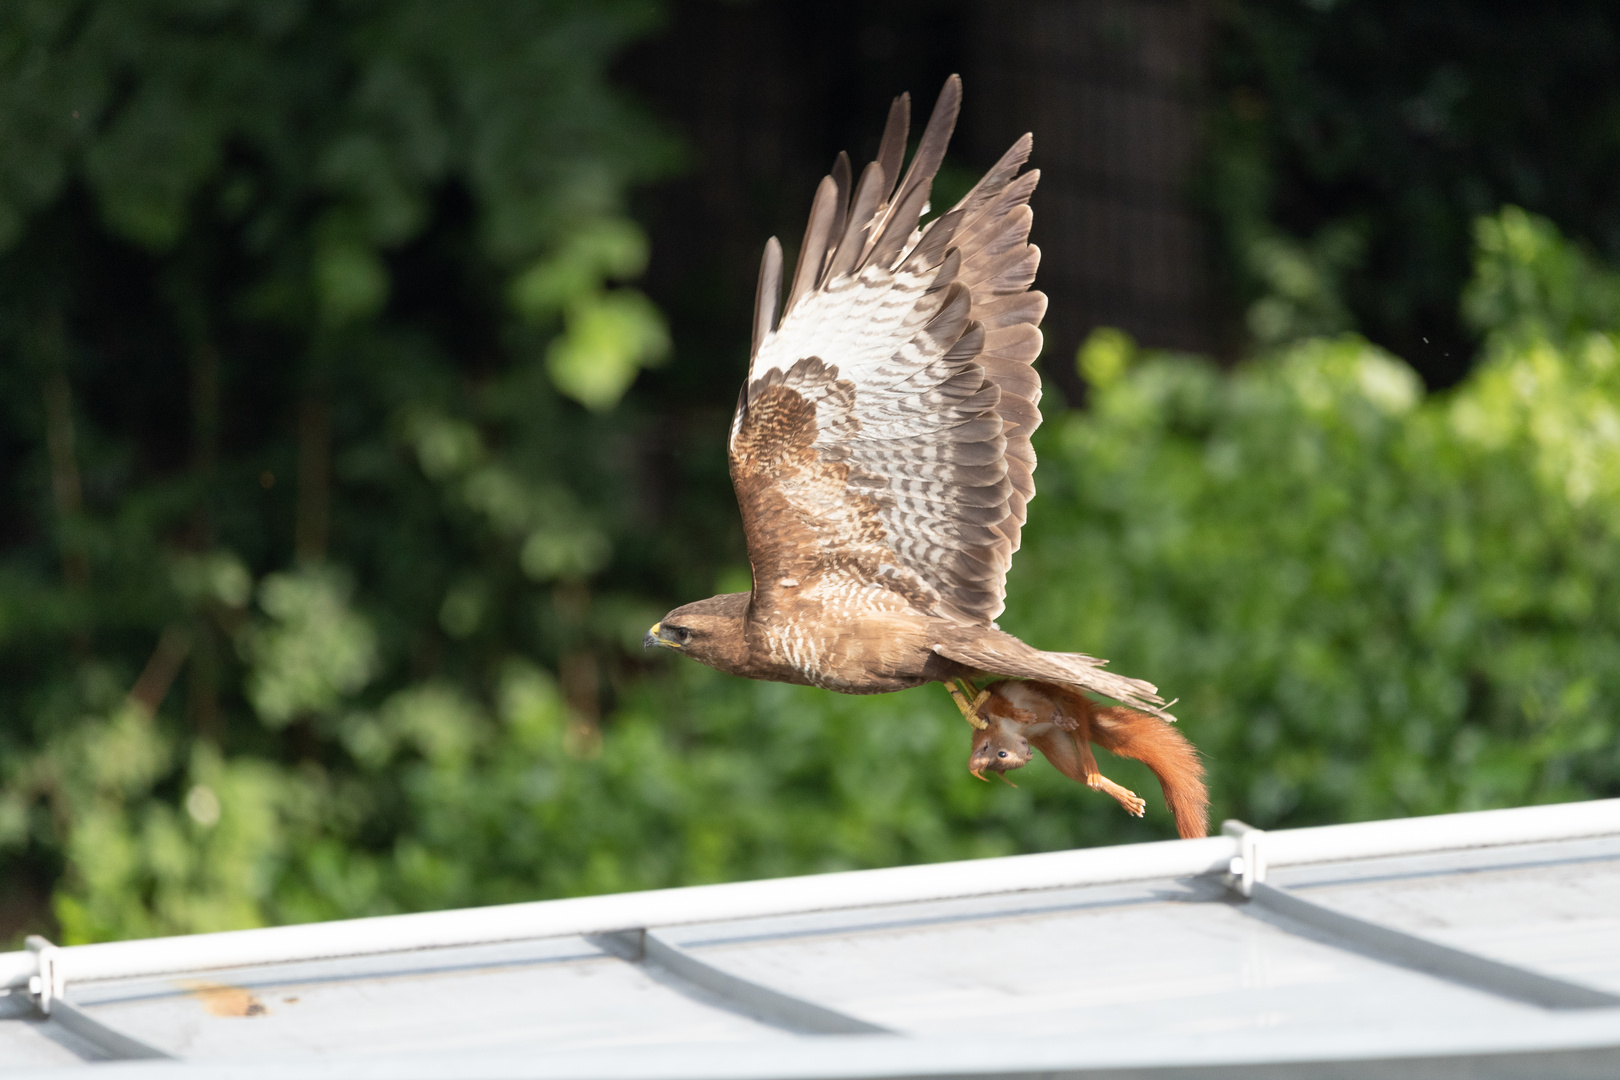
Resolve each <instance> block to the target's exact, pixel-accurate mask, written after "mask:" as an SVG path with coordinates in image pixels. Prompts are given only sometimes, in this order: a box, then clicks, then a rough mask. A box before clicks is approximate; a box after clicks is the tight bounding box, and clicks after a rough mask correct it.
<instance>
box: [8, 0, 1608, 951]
mask: <svg viewBox="0 0 1620 1080" xmlns="http://www.w3.org/2000/svg"><path fill="white" fill-rule="evenodd" d="M655 15H656V12H654V11H652V10H651V9H648V8H646V7H644V6H642V5H640V4H636V3H630V2H610V3H603V2H594V3H584V2H580V3H564V2H554V3H547V4H532V5H531V4H523V5H519V4H503V5H478V6H464V5H442V4H436V3H431V2H428V0H419V2H409V0H406V2H394V3H360V2H355V3H347V4H327V5H315V4H302V3H295V2H290V0H287V2H277V0H253V2H250V0H239V2H229V0H190V2H182V0H141V2H131V3H125V4H118V5H95V4H88V3H86V4H78V5H75V4H63V3H54V4H38V5H30V4H16V5H10V6H7V7H4V8H0V147H3V149H4V152H3V153H0V162H4V164H3V165H0V242H3V243H4V245H5V247H4V250H3V253H0V349H3V350H4V353H5V356H6V361H5V363H4V364H3V365H0V391H3V393H0V478H3V479H0V482H3V484H4V488H3V494H0V498H3V499H4V500H5V508H6V509H5V514H4V518H3V520H0V536H3V547H0V912H3V913H4V914H5V916H6V922H5V925H6V927H7V928H8V932H10V933H17V934H20V933H22V932H23V931H25V930H27V931H35V930H45V931H48V932H50V933H51V934H53V935H55V936H56V937H58V939H59V940H63V941H67V942H78V941H87V940H96V939H104V938H113V937H122V936H134V935H150V934H162V933H173V932H185V931H197V930H213V929H223V928H227V927H238V926H251V925H259V924H264V923H271V922H284V921H297V920H309V919H326V918H336V917H343V916H351V915H362V914H372V913H382V912H390V911H400V910H413V909H422V908H431V907H443V906H452V905H470V904H481V903H492V902H499V901H505V900H518V899H530V898H536V897H544V896H557V895H567V894H576V893H583V892H595V891H603V890H617V889H633V888H642V887H649V886H656V885H665V884H679V883H689V882H702V881H715V880H725V879H734V878H744V877H757V876H767V875H776V874H789V873H802V872H808V871H815V870H825V869H836V868H846V867H860V866H878V865H888V864H894V863H902V862H919V861H929V860H938V859H948V858H962V857H972V856H980V855H991V854H1003V853H1010V852H1015V851H1031V850H1046V849H1053V848H1059V847H1065V846H1071V845H1080V844H1101V843H1114V842H1120V841H1126V840H1132V839H1145V838H1157V837H1164V836H1169V835H1173V830H1172V828H1171V823H1170V821H1169V818H1168V814H1167V813H1166V812H1165V810H1164V808H1163V806H1162V803H1161V802H1160V800H1159V799H1158V797H1157V789H1156V786H1155V785H1154V783H1153V781H1152V780H1151V778H1150V777H1149V776H1147V774H1146V773H1145V772H1144V771H1143V770H1141V769H1140V768H1138V767H1137V766H1135V765H1134V763H1129V762H1118V763H1113V764H1112V765H1111V767H1110V769H1109V771H1110V773H1111V774H1113V775H1115V776H1116V778H1118V779H1120V780H1121V781H1122V782H1124V783H1127V784H1129V785H1130V786H1132V787H1134V788H1136V789H1137V790H1139V791H1143V792H1145V793H1152V797H1151V798H1150V805H1151V809H1150V812H1149V816H1148V818H1147V819H1146V820H1145V821H1136V820H1133V819H1129V818H1127V817H1125V816H1124V815H1123V814H1122V813H1120V812H1119V811H1118V809H1117V807H1115V806H1114V805H1113V804H1112V803H1111V802H1109V801H1108V800H1106V799H1103V798H1101V797H1099V796H1096V795H1095V794H1094V793H1091V792H1089V791H1085V790H1082V789H1080V788H1078V787H1077V786H1075V785H1073V784H1071V783H1069V782H1068V781H1066V780H1064V779H1063V778H1062V777H1060V776H1058V775H1057V774H1056V773H1055V772H1053V771H1052V770H1050V769H1048V768H1046V767H1045V766H1044V765H1037V766H1034V767H1032V768H1030V769H1028V770H1026V775H1024V776H1020V777H1019V782H1020V785H1021V786H1020V787H1018V788H1017V789H1013V788H1009V787H1003V786H999V785H998V786H988V785H980V784H979V783H978V782H976V781H974V780H973V779H971V778H970V777H969V776H968V775H967V773H966V769H965V756H966V751H967V742H968V740H967V729H966V728H965V727H964V726H963V725H962V724H961V722H960V720H959V719H957V718H956V715H955V711H954V709H953V708H952V707H951V706H950V704H949V703H948V701H947V700H946V698H945V696H944V695H943V694H940V693H938V691H935V690H932V689H931V688H924V689H922V690H918V691H912V692H908V693H904V694H896V695H888V696H883V697H878V698H846V697H840V696H838V695H832V694H827V693H824V692H820V691H815V690H809V689H805V688H794V687H786V686H777V685H768V684H752V683H744V682H739V681H736V680H731V679H727V678H724V677H722V676H719V675H716V674H715V673H712V672H709V671H707V670H706V669H701V668H698V667H697V666H695V665H686V664H676V665H666V664H663V663H660V662H658V661H657V660H656V659H655V660H653V661H651V662H649V661H647V660H646V659H644V658H643V657H642V656H641V655H640V651H639V647H638V645H639V639H640V635H641V633H642V631H643V630H644V628H645V627H646V626H647V625H648V624H649V623H650V622H651V621H652V620H653V619H654V618H656V617H657V615H658V614H660V613H661V612H662V611H663V610H664V609H665V608H666V607H668V606H670V605H671V604H673V603H675V602H678V601H680V600H684V599H690V598H692V597H694V596H697V595H702V594H704V593H705V592H706V591H708V590H710V589H712V588H715V587H734V586H735V584H736V582H737V578H738V574H739V568H740V566H741V565H742V564H741V562H740V558H741V550H740V547H739V543H738V538H737V532H736V527H735V522H734V518H733V511H732V510H731V508H730V506H729V500H728V496H727V494H726V490H725V480H724V460H723V455H722V452H721V446H722V431H723V425H724V420H725V417H724V413H723V411H722V409H721V406H723V405H724V404H725V403H727V402H729V400H730V398H731V390H730V389H727V388H725V387H722V388H721V389H720V390H717V391H716V393H715V395H714V397H715V401H716V402H717V403H718V404H717V407H716V408H715V409H714V410H713V412H712V415H711V414H709V413H702V414H677V413H674V412H672V411H671V410H670V409H669V408H667V407H665V403H662V402H660V401H658V400H657V398H656V396H655V395H654V394H651V393H649V392H646V391H645V390H641V389H631V387H632V383H633V382H634V380H635V379H636V377H637V374H638V372H639V371H641V370H642V369H643V368H645V367H647V366H649V365H652V364H656V363H658V362H660V361H661V360H662V359H663V358H664V357H665V355H666V354H667V353H668V352H669V350H670V348H671V344H670V342H669V341H668V339H667V334H666V332H665V331H664V328H663V323H662V320H661V317H660V316H659V314H658V312H657V310H656V308H655V307H654V306H653V305H652V304H651V302H650V301H648V300H647V299H646V298H645V297H644V296H642V295H641V294H640V293H639V292H637V291H636V290H635V289H634V287H633V286H632V285H631V284H629V282H632V281H633V280H634V279H635V277H636V275H637V274H638V273H639V272H640V269H641V267H642V265H643V264H644V262H645V259H646V256H647V251H646V241H645V238H644V237H643V236H642V235H641V233H640V231H639V229H638V228H637V226H636V225H635V223H634V222H633V220H632V219H631V218H630V216H629V215H628V213H627V211H626V199H627V196H628V193H629V192H630V190H631V189H632V188H633V186H634V185H635V184H637V183H638V182H641V181H644V180H647V179H649V178H652V177H656V176H658V175H661V174H663V173H664V172H667V171H668V170H669V169H670V168H672V167H674V166H675V165H676V163H677V161H678V156H677V151H676V149H675V148H674V147H673V146H672V145H671V144H670V143H669V142H668V140H667V138H666V137H665V136H664V135H662V134H661V133H660V132H659V131H658V130H657V129H656V128H654V127H653V126H652V125H650V124H649V123H648V122H647V121H646V120H645V119H644V118H643V117H642V116H641V114H640V113H639V112H637V111H636V109H635V107H634V106H633V105H632V104H631V103H628V102H626V101H624V100H622V99H621V98H620V97H619V96H618V95H617V94H616V93H615V91H613V90H612V88H611V87H610V86H609V85H608V83H607V82H606V81H605V79H604V77H603V71H604V70H605V68H606V65H607V63H608V61H609V60H610V59H611V57H612V56H613V55H615V53H616V51H617V50H618V49H619V48H620V47H621V46H622V45H623V44H624V43H625V42H626V41H628V40H631V39H632V38H633V37H635V36H636V35H638V34H641V33H644V32H646V31H647V30H648V29H649V28H650V27H651V26H652V25H653V20H654V17H655ZM1476 230H1477V231H1476V236H1475V253H1476V254H1475V265H1474V270H1473V278H1472V280H1473V284H1472V285H1470V286H1469V289H1468V291H1467V294H1466V296H1465V297H1464V304H1463V310H1464V311H1465V313H1466V317H1467V319H1468V320H1470V323H1471V325H1472V326H1473V327H1474V329H1475V332H1477V333H1479V334H1480V335H1481V336H1482V340H1483V342H1484V344H1483V347H1482V352H1481V357H1482V359H1481V361H1480V363H1479V366H1478V368H1477V370H1476V371H1475V373H1474V374H1473V375H1472V376H1471V377H1470V378H1469V379H1468V380H1467V381H1466V382H1465V383H1463V384H1462V385H1461V386H1459V387H1457V388H1456V389H1454V390H1452V391H1449V392H1447V393H1444V394H1439V395H1426V394H1425V392H1424V391H1423V389H1422V386H1421V383H1420V382H1419V380H1418V379H1417V378H1416V376H1415V375H1414V374H1413V372H1412V370H1411V369H1410V368H1408V367H1407V366H1406V365H1405V364H1404V363H1403V362H1402V361H1401V360H1400V359H1398V358H1396V357H1394V356H1392V355H1390V354H1388V353H1386V352H1383V351H1381V350H1379V349H1377V348H1375V347H1373V346H1371V345H1369V344H1368V343H1367V342H1366V341H1364V340H1362V339H1360V338H1357V337H1354V336H1350V335H1346V334H1342V333H1336V334H1332V335H1329V336H1318V337H1312V336H1310V334H1309V332H1308V331H1309V328H1306V329H1305V330H1301V331H1300V332H1298V333H1292V334H1288V335H1281V336H1280V337H1279V339H1278V340H1279V341H1280V342H1283V343H1281V344H1278V345H1276V346H1275V347H1273V348H1271V349H1270V350H1269V351H1265V352H1264V353H1262V354H1261V355H1259V356H1257V357H1256V358H1255V359H1253V360H1252V361H1250V362H1249V363H1247V364H1245V365H1243V366H1242V367H1240V368H1238V369H1236V370H1235V371H1232V372H1230V373H1223V372H1221V371H1220V370H1218V369H1217V368H1215V367H1214V366H1212V365H1211V364H1210V363H1208V362H1205V361H1202V360H1198V359H1195V358H1188V357H1176V356H1165V355H1159V354H1153V353H1147V352H1143V351H1142V350H1139V349H1137V348H1136V347H1135V346H1134V345H1133V344H1132V343H1131V342H1130V341H1129V340H1128V339H1126V338H1124V337H1123V336H1122V335H1119V334H1117V333H1114V332H1108V331H1100V332H1099V333H1098V334H1096V335H1094V336H1093V338H1092V339H1091V340H1090V341H1089V342H1088V343H1087V345H1086V347H1085V348H1084V349H1083V350H1082V353H1081V357H1080V362H1081V365H1082V370H1083V373H1084V374H1085V376H1086V378H1087V379H1088V380H1089V382H1090V384H1091V386H1092V389H1093V393H1092V400H1091V403H1090V407H1089V408H1088V409H1087V411H1085V412H1083V413H1079V412H1077V413H1069V414H1055V415H1053V416H1051V417H1049V419H1048V422H1047V425H1046V427H1045V428H1044V429H1043V430H1042V432H1041V433H1040V438H1039V442H1040V445H1039V450H1040V453H1041V460H1042V464H1041V470H1040V474H1039V480H1040V485H1041V496H1040V498H1039V499H1038V500H1037V501H1036V502H1035V503H1034V506H1033V517H1032V519H1031V522H1030V527H1029V529H1028V531H1027V533H1026V539H1025V547H1024V551H1023V553H1022V554H1021V555H1020V556H1019V559H1018V562H1017V563H1016V565H1015V568H1014V574H1013V578H1012V581H1011V585H1010V587H1011V596H1010V598H1009V611H1008V614H1007V616H1006V617H1005V618H1004V620H1003V622H1004V625H1006V626H1007V628H1008V629H1010V630H1012V631H1014V632H1015V633H1019V634H1021V635H1023V636H1025V637H1027V638H1028V639H1029V640H1031V641H1033V642H1035V643H1038V644H1040V645H1042V646H1044V647H1048V648H1076V649H1083V650H1085V651H1089V652H1094V653H1098V654H1100V655H1105V656H1109V657H1112V658H1113V660H1114V662H1115V664H1116V665H1117V666H1118V667H1119V668H1120V669H1121V670H1123V671H1126V672H1129V673H1133V674H1142V675H1146V676H1148V677H1151V678H1152V679H1153V680H1154V681H1156V682H1158V683H1159V684H1160V685H1162V686H1164V687H1165V688H1166V689H1168V690H1169V691H1170V692H1171V693H1172V694H1178V695H1180V696H1181V698H1182V704H1181V706H1180V707H1179V708H1178V710H1177V711H1178V713H1179V714H1180V715H1181V716H1182V717H1183V723H1184V724H1185V726H1186V730H1187V733H1188V734H1189V735H1190V736H1191V737H1192V738H1193V739H1194V741H1195V742H1197V743H1198V744H1199V745H1200V746H1201V747H1202V748H1203V750H1204V752H1205V754H1206V756H1207V758H1208V760H1209V764H1210V771H1211V779H1212V783H1213V791H1214V797H1215V812H1216V815H1217V817H1219V816H1223V815H1234V816H1241V817H1244V818H1246V819H1248V820H1251V821H1254V822H1255V823H1257V824H1261V825H1290V824H1305V823H1311V822H1322V821H1334V820H1345V819H1352V818H1369V817H1380V816H1391V815H1400V814H1409V813H1428V812H1436V811H1442V810H1448V809H1455V808H1469V807H1482V806H1495V805H1509V804H1516V803H1525V802H1533V801H1538V800H1555V799H1564V798H1578V797H1583V796H1594V795H1615V794H1620V749H1617V745H1620V741H1617V738H1616V722H1615V720H1614V717H1615V716H1616V715H1617V706H1620V661H1617V659H1616V657H1620V649H1617V648H1616V646H1617V644H1620V642H1617V641H1616V637H1617V634H1620V615H1617V612H1620V604H1617V600H1620V596H1617V586H1620V581H1617V576H1620V524H1617V523H1620V445H1617V444H1620V353H1617V350H1620V284H1617V282H1616V279H1615V277H1614V276H1613V275H1612V274H1610V273H1609V272H1608V271H1606V270H1604V269H1602V268H1601V267H1600V266H1598V265H1597V264H1595V263H1594V262H1592V261H1591V260H1590V259H1589V257H1588V256H1586V255H1585V254H1583V253H1582V252H1581V250H1579V249H1578V248H1577V247H1575V246H1573V245H1571V244H1569V243H1568V242H1566V241H1564V240H1563V239H1562V238H1561V237H1560V236H1559V235H1558V233H1557V231H1556V230H1555V229H1554V228H1553V227H1552V226H1551V225H1550V224H1549V223H1548V222H1546V221H1544V220H1542V219H1539V218H1536V217H1533V216H1531V215H1529V214H1526V213H1524V212H1522V211H1518V210H1514V209H1511V208H1510V209H1506V210H1502V211H1500V212H1498V213H1493V214H1491V215H1490V216H1487V217H1484V218H1482V219H1481V220H1480V221H1479V222H1478V224H1477V227H1476ZM1330 329H1331V328H1330ZM739 340H740V339H739ZM681 361H682V362H683V363H697V362H702V363H708V364H710V365H711V370H713V371H720V370H724V364H723V363H722V362H721V360H716V359H714V358H690V357H682V358H681ZM627 391H628V392H627ZM722 391H723V392H722ZM672 429H673V430H674V434H673V435H672V434H671V431H672ZM672 439H673V440H674V441H675V442H676V443H678V445H679V446H680V447H681V448H682V451H683V452H682V453H680V454H672V455H668V458H667V460H663V461H662V463H661V465H660V468H661V469H662V470H663V471H662V472H660V471H659V470H657V469H649V467H648V464H647V460H646V458H647V453H648V451H647V448H648V447H649V446H651V447H657V446H667V445H668V444H669V443H670V441H671V440H672ZM688 448H689V452H687V451H688ZM670 470H673V475H671V472H670ZM666 487H667V488H669V489H671V490H673V491H674V492H675V493H676V494H678V495H679V496H680V497H679V498H678V499H674V500H671V499H668V498H661V497H659V496H661V495H665V494H668V492H665V491H663V490H662V489H663V488H666ZM649 488H657V489H660V490H652V491H649Z"/></svg>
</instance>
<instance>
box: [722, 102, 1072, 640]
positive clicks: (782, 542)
mask: <svg viewBox="0 0 1620 1080" xmlns="http://www.w3.org/2000/svg"><path fill="white" fill-rule="evenodd" d="M960 98H961V85H960V82H959V81H958V80H957V79H956V77H955V76H952V78H951V79H950V80H949V81H947V83H946V84H945V88H944V90H943V91H942V92H941V94H940V98H939V101H938V102H937V103H936V105H935V107H934V111H933V114H932V116H931V117H930V119H929V122H928V125H927V128H926V129H925V131H924V133H923V136H922V139H921V140H920V142H919V144H918V149H917V152H916V154H915V156H914V157H913V160H912V162H911V166H910V168H909V169H908V170H907V171H906V173H905V175H904V176H901V177H900V178H899V179H898V180H896V179H895V178H894V177H895V175H896V174H898V173H899V172H900V161H901V156H902V151H903V148H904V145H905V139H906V133H907V130H906V129H907V127H908V126H909V104H908V101H907V99H906V98H904V97H902V98H899V99H897V100H896V102H895V105H894V107H893V108H892V109H891V110H890V113H889V124H888V127H887V128H886V130H885V133H884V138H883V141H882V144H881V146H882V148H881V149H880V151H879V156H878V160H876V161H874V162H872V163H871V164H869V165H868V166H867V167H866V168H865V169H864V170H863V171H862V173H861V176H860V180H859V182H858V183H856V184H854V185H853V191H851V190H850V188H851V183H850V171H849V168H848V166H847V163H846V162H845V160H844V159H843V158H842V156H840V160H839V162H838V164H837V165H835V167H834V170H833V174H832V175H830V176H828V177H827V178H826V179H824V180H823V181H822V182H821V185H820V187H819V188H818V189H817V192H816V198H815V201H814V203H813V205H812V207H811V213H810V222H809V225H808V227H807V228H806V231H805V240H804V243H803V245H802V246H801V248H800V252H799V258H798V262H797V267H796V270H795V273H794V278H793V281H792V284H791V286H790V288H789V290H788V294H787V298H786V300H785V302H783V300H782V298H781V290H782V255H781V248H780V246H779V245H778V244H777V243H776V241H775V240H774V239H773V240H772V241H771V242H770V244H768V245H767V247H766V253H765V258H764V261H763V263H762V265H761V271H760V282H759V293H758V298H757V300H756V304H755V319H754V349H753V355H752V360H751V363H750V367H749V373H748V379H747V382H746V383H745V385H744V388H743V392H742V394H741V397H740V398H739V401H738V406H737V413H736V417H735V419H734V421H733V424H732V434H731V440H730V456H731V466H732V476H733V480H734V483H735V484H736V487H737V494H738V499H739V502H740V503H741V507H742V511H743V520H744V526H745V528H746V530H747V533H748V547H749V557H750V559H751V560H752V562H753V564H754V582H755V584H754V594H755V602H756V603H757V604H766V605H769V604H770V603H771V602H772V601H773V598H775V597H776V596H777V594H778V593H779V592H780V590H782V589H789V588H791V589H794V590H796V593H795V595H798V596H805V595H809V594H810V592H811V591H812V590H817V589H819V590H820V591H821V595H823V596H829V595H833V594H839V593H843V594H855V593H859V594H860V595H862V596H863V597H865V598H866V602H869V603H872V604H876V605H878V606H884V605H900V604H904V605H905V606H907V607H910V608H912V609H914V610H922V611H927V612H931V613H933V614H936V615H939V616H942V617H946V618H950V619H952V620H953V621H957V622H961V623H964V624H968V625H989V624H991V623H992V621H993V620H994V619H995V618H996V616H997V615H999V614H1000V613H1001V611H1002V608H1003V606H1004V600H1005V595H1006V585H1005V582H1006V574H1007V569H1008V567H1009V565H1010V564H1011V561H1012V555H1013V553H1014V552H1015V551H1017V550H1018V545H1019V539H1020V532H1021V530H1022V527H1023V524H1024V520H1025V504H1026V503H1027V502H1028V500H1029V499H1030V498H1032V497H1033V496H1034V494H1035V485H1034V481H1033V479H1032V474H1033V472H1034V469H1035V455H1034V452H1033V450H1032V449H1031V447H1030V435H1031V434H1032V433H1033V432H1034V430H1035V428H1036V427H1037V426H1038V425H1039V424H1040V422H1041V414H1040V409H1039V402H1040V395H1041V391H1040V379H1039V377H1038V376H1037V375H1036V374H1035V372H1034V370H1033V369H1032V368H1031V364H1032V363H1033V362H1034V360H1035V358H1036V356H1037V355H1038V354H1039V353H1040V348H1041V333H1040V330H1039V329H1038V326H1039V323H1040V320H1041V317H1042V315H1043V314H1045V310H1046V298H1045V297H1044V296H1043V295H1042V294H1040V293H1038V292H1032V291H1030V289H1029V286H1030V284H1031V283H1032V282H1033V281H1034V277H1035V270H1036V267H1037V265H1038V264H1039V261H1040V253H1039V251H1038V250H1037V249H1036V248H1035V247H1034V246H1033V245H1031V244H1030V243H1029V242H1028V237H1029V228H1030V222H1031V220H1032V214H1031V211H1030V208H1029V206H1028V201H1029V197H1030V195H1031V193H1032V192H1033V191H1034V189H1035V184H1036V181H1037V179H1038V173H1036V172H1034V171H1030V172H1026V173H1022V174H1020V172H1019V170H1020V169H1021V168H1022V166H1023V165H1024V163H1025V161H1027V159H1028V157H1029V152H1030V145H1031V142H1030V137H1029V136H1028V135H1025V136H1024V137H1023V138H1021V139H1019V140H1018V141H1017V142H1016V143H1014V144H1013V146H1012V148H1011V149H1010V150H1008V151H1007V153H1006V154H1005V155H1004V156H1003V157H1002V159H1001V160H1000V161H999V162H997V164H996V165H995V166H994V167H993V168H992V169H991V170H990V171H989V172H988V173H987V174H986V175H985V177H984V178H983V179H982V180H980V182H979V183H978V185H977V186H975V187H974V189H973V190H972V191H971V192H969V193H968V194H967V195H966V196H965V197H964V198H963V199H962V201H961V202H960V203H958V204H957V205H956V206H955V207H953V208H952V209H951V210H950V211H949V212H947V213H945V214H943V215H941V216H940V217H938V218H936V219H935V220H933V221H932V222H930V223H929V224H928V225H927V226H924V227H921V228H919V226H918V222H919V220H920V218H921V215H922V214H923V213H925V212H926V207H927V201H928V195H929V190H930V187H931V185H932V181H933V178H934V175H935V173H936V172H937V170H938V168H939V165H940V161H941V160H942V159H943V157H944V153H945V146H946V144H947V143H948V142H949V140H950V135H951V131H952V129H953V128H954V126H955V122H956V113H957V108H958V105H959V102H960Z"/></svg>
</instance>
